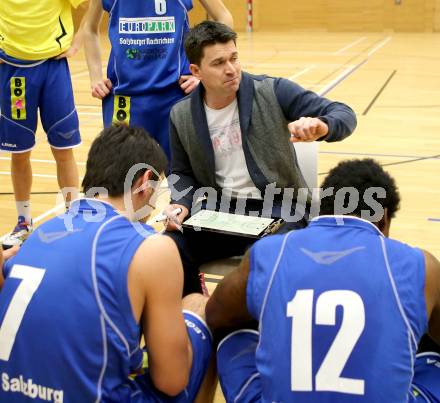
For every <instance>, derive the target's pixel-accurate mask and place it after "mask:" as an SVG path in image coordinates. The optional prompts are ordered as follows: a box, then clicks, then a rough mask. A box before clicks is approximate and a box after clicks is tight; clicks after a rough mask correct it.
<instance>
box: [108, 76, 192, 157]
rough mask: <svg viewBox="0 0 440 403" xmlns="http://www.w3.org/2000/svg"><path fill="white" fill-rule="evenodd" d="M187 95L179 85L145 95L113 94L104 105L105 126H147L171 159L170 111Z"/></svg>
mask: <svg viewBox="0 0 440 403" xmlns="http://www.w3.org/2000/svg"><path fill="white" fill-rule="evenodd" d="M184 95H185V94H184V92H183V91H182V90H181V88H180V86H179V85H178V84H177V83H176V85H173V86H171V87H168V88H165V89H163V91H160V92H154V93H153V92H152V93H147V94H143V95H131V96H127V95H122V94H116V95H115V94H109V95H107V96H106V97H105V98H104V100H103V103H102V115H103V120H104V127H108V126H110V125H111V124H118V123H119V124H127V125H131V126H138V127H143V128H144V129H145V130H146V131H147V132H148V133H149V134H150V136H151V137H153V138H154V139H155V140H156V141H157V142H158V143H159V144H160V146H161V147H162V148H163V150H164V151H165V154H166V155H167V157H168V159H169V158H170V155H171V154H170V143H169V119H170V111H171V108H172V107H173V105H174V104H175V103H176V102H177V101H179V100H180V99H182V98H183V97H184Z"/></svg>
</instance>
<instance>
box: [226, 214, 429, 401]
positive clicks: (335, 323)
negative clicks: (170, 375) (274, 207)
mask: <svg viewBox="0 0 440 403" xmlns="http://www.w3.org/2000/svg"><path fill="white" fill-rule="evenodd" d="M342 222H343V225H342V224H341V223H342ZM424 286H425V261H424V256H423V253H422V252H421V251H420V250H419V249H415V248H412V247H409V246H407V245H405V244H403V243H400V242H398V241H395V240H391V239H388V238H386V237H384V236H383V235H382V233H381V232H380V231H379V230H378V229H377V228H376V227H375V226H374V225H373V224H371V223H369V222H367V221H364V220H362V219H358V218H355V217H344V218H342V217H333V216H331V217H330V216H322V217H318V218H316V219H314V220H313V221H312V222H311V223H310V225H309V226H308V227H307V228H306V229H303V230H299V231H293V232H290V233H288V234H287V235H284V236H278V235H274V236H271V237H268V238H266V239H263V240H261V241H259V242H257V243H256V244H255V245H254V246H253V248H252V249H251V254H250V273H249V280H248V285H247V306H248V310H249V312H250V313H251V315H252V316H253V317H254V318H255V319H257V320H259V323H260V329H259V335H258V334H255V333H252V332H249V331H248V332H247V333H245V334H244V336H242V340H247V341H245V343H247V345H248V346H251V344H252V343H254V351H255V353H254V354H253V359H254V368H253V369H252V365H250V364H249V363H250V361H249V360H250V359H251V358H252V357H251V355H252V354H251V355H249V354H248V361H247V362H248V364H247V365H248V370H247V375H246V376H247V378H243V379H242V380H241V381H238V380H237V379H235V380H234V379H232V378H233V376H232V372H230V375H228V374H227V370H228V365H229V366H230V365H232V364H233V359H232V358H231V357H237V356H238V355H239V354H240V351H239V350H237V349H239V347H234V346H233V340H234V336H231V337H229V344H228V340H225V342H224V343H222V344H221V345H220V346H219V353H218V362H219V373H220V379H221V382H222V386H223V388H224V391H225V395H227V401H228V402H229V401H236V402H248V401H261V402H299V403H306V402H320V403H325V402H332V403H333V402H337V403H352V402H353V403H354V402H393V403H403V402H407V401H408V399H409V393H410V391H411V382H412V380H413V375H414V362H415V359H416V358H415V356H416V350H417V345H418V342H419V339H420V337H421V336H422V334H423V333H424V332H425V331H426V329H427V314H426V306H425V299H424ZM236 340H238V339H236ZM256 342H258V345H256ZM242 347H243V346H242ZM234 349H235V351H233V350H234ZM242 353H243V354H244V355H246V354H245V353H246V351H244V349H243V351H242ZM236 373H237V374H238V372H236ZM222 374H225V377H224V380H222ZM235 378H236V377H235ZM228 388H229V389H228ZM256 395H257V396H258V399H257V400H252V399H255V396H256ZM249 396H253V397H252V399H249Z"/></svg>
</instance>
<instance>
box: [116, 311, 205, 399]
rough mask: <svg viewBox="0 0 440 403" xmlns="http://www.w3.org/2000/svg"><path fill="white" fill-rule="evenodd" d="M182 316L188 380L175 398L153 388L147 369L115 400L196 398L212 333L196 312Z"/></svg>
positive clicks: (188, 312) (203, 374)
mask: <svg viewBox="0 0 440 403" xmlns="http://www.w3.org/2000/svg"><path fill="white" fill-rule="evenodd" d="M183 316H184V319H185V323H186V328H187V331H188V336H189V338H190V341H191V345H192V349H193V362H192V366H191V372H190V376H189V383H188V385H187V387H186V388H185V390H184V391H183V392H181V393H180V394H178V395H177V396H174V397H170V396H167V395H164V394H163V393H161V392H159V391H158V390H156V389H155V387H154V385H153V383H152V381H151V378H150V377H149V375H148V372H147V373H146V374H145V375H139V376H137V377H135V379H134V381H132V382H131V384H130V385H126V386H129V387H130V389H131V390H130V392H129V393H130V394H129V395H126V394H124V395H122V394H119V395H118V397H117V399H116V401H124V402H130V403H135V402H136V403H138V402H139V403H140V402H142V403H144V402H148V403H153V402H154V403H192V402H193V401H194V400H195V398H196V396H197V393H198V392H199V389H200V386H201V385H202V381H203V378H204V377H205V374H206V371H207V369H208V366H209V362H210V359H211V354H212V335H211V332H210V330H209V328H208V326H207V325H206V323H205V322H204V321H203V320H202V319H201V318H200V317H199V316H198V315H196V314H194V313H193V312H190V311H184V312H183ZM125 392H126V393H127V392H128V391H127V390H126V391H125Z"/></svg>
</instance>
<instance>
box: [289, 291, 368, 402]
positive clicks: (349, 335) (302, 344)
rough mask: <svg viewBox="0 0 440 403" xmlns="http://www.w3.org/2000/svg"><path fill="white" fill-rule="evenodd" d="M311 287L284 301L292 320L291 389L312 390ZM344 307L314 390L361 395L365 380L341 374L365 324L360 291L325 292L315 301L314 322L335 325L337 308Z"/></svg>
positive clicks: (319, 370) (317, 374)
mask: <svg viewBox="0 0 440 403" xmlns="http://www.w3.org/2000/svg"><path fill="white" fill-rule="evenodd" d="M313 294H314V290H298V291H297V292H296V294H295V296H294V297H293V299H292V301H290V302H289V303H288V304H287V316H288V317H291V318H293V319H292V345H291V371H290V386H291V390H292V391H302V392H312V391H313V379H312V346H313V341H312V327H313V323H312V322H313V319H312V316H313ZM337 306H341V307H342V308H343V310H344V311H343V318H342V323H341V327H340V329H339V331H338V333H337V334H336V337H335V339H334V340H333V343H332V345H331V346H330V349H329V350H328V352H327V354H326V356H325V358H324V360H323V361H322V364H321V366H320V367H319V369H318V371H317V373H316V377H315V390H316V391H327V392H339V393H349V394H354V395H363V394H364V389H365V381H364V380H363V379H352V378H344V377H341V373H342V371H343V370H344V367H345V365H346V363H347V361H348V359H349V358H350V355H351V353H352V351H353V349H354V347H355V345H356V343H357V341H358V339H359V337H360V336H361V334H362V331H363V330H364V327H365V309H364V304H363V302H362V299H361V297H360V296H359V294H357V293H355V292H353V291H348V290H333V291H326V292H324V293H322V294H321V295H319V297H318V299H317V301H316V309H315V311H316V313H315V323H316V325H327V326H335V324H336V307H337Z"/></svg>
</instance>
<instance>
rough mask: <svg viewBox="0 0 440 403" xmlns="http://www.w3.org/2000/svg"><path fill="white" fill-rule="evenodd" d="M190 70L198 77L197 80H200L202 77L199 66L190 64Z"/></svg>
mask: <svg viewBox="0 0 440 403" xmlns="http://www.w3.org/2000/svg"><path fill="white" fill-rule="evenodd" d="M189 70H190V71H191V74H192V75H193V76H194V77H196V78H197V79H199V80H200V78H201V76H200V67H199V66H197V64H192V63H191V64H190V65H189Z"/></svg>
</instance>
